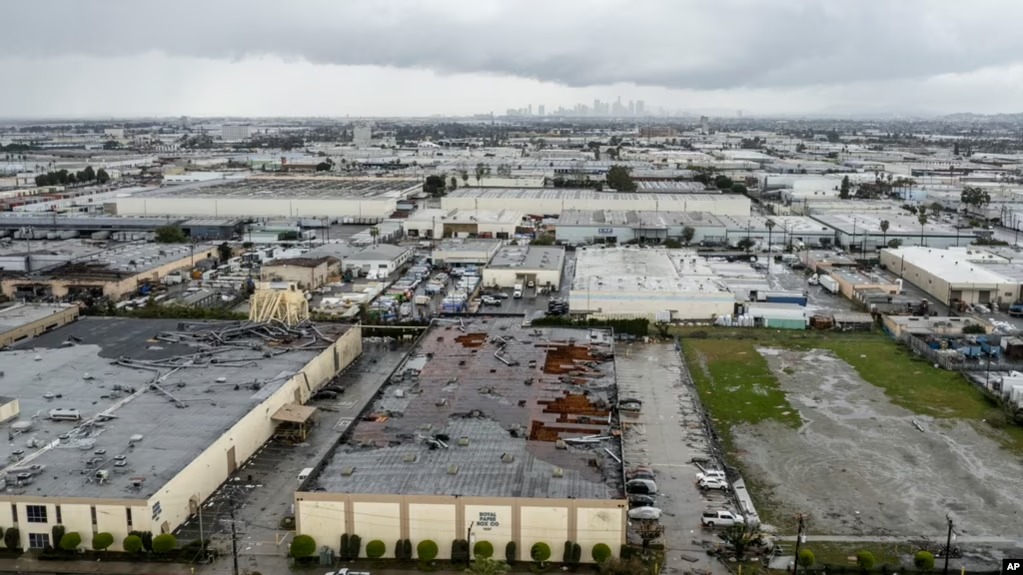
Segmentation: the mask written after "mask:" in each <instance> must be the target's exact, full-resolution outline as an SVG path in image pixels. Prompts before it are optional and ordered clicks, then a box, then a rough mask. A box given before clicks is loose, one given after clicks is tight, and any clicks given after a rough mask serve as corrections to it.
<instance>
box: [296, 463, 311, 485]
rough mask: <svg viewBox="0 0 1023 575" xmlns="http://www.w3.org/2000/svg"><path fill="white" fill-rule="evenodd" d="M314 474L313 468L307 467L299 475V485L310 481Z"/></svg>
mask: <svg viewBox="0 0 1023 575" xmlns="http://www.w3.org/2000/svg"><path fill="white" fill-rule="evenodd" d="M312 474H313V468H312V467H306V468H305V469H303V470H302V471H300V472H299V473H298V482H299V484H301V483H303V482H304V481H305V480H306V479H309V476H310V475H312Z"/></svg>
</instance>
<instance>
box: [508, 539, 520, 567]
mask: <svg viewBox="0 0 1023 575" xmlns="http://www.w3.org/2000/svg"><path fill="white" fill-rule="evenodd" d="M504 559H505V560H506V561H507V562H508V564H509V565H512V564H513V563H515V562H516V561H518V559H519V546H518V545H517V544H516V543H515V542H514V541H509V542H508V544H507V545H505V546H504Z"/></svg>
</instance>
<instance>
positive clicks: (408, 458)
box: [401, 453, 419, 463]
mask: <svg viewBox="0 0 1023 575" xmlns="http://www.w3.org/2000/svg"><path fill="white" fill-rule="evenodd" d="M418 459H419V456H418V455H416V454H415V453H406V454H405V455H404V456H402V458H401V460H402V461H404V462H405V463H415V462H416V461H417V460H418Z"/></svg>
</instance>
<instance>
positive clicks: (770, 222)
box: [767, 220, 776, 273]
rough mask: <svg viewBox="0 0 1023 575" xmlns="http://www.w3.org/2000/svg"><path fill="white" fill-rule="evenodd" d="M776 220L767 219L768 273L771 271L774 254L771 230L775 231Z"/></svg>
mask: <svg viewBox="0 0 1023 575" xmlns="http://www.w3.org/2000/svg"><path fill="white" fill-rule="evenodd" d="M775 225H776V224H775V223H774V220H767V273H771V260H772V259H773V254H772V252H771V232H772V231H774V226H775Z"/></svg>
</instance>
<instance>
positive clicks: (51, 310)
mask: <svg viewBox="0 0 1023 575" xmlns="http://www.w3.org/2000/svg"><path fill="white" fill-rule="evenodd" d="M78 312H79V308H78V306H77V305H45V304H39V305H37V304H15V305H13V306H10V307H7V308H3V309H0V348H4V347H7V346H9V345H12V344H14V343H17V342H19V341H21V340H23V339H27V338H30V337H35V336H37V335H40V334H43V333H46V332H48V331H50V330H51V329H57V328H58V327H60V326H62V325H67V324H69V323H71V322H73V321H75V320H76V319H78ZM21 318H23V319H24V320H25V321H24V323H22V322H21V321H18V319H21ZM8 322H9V323H10V325H9V327H5V325H4V324H7V323H8ZM0 421H2V419H0Z"/></svg>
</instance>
